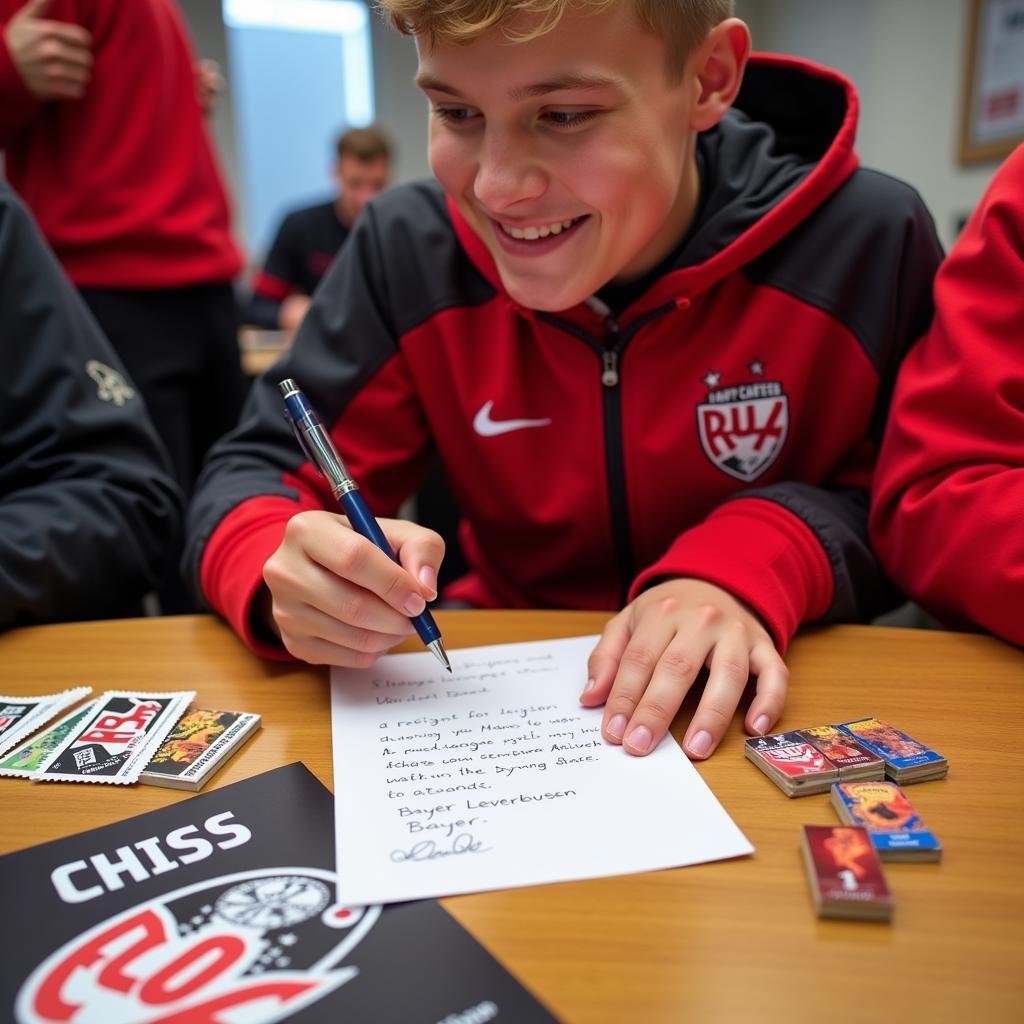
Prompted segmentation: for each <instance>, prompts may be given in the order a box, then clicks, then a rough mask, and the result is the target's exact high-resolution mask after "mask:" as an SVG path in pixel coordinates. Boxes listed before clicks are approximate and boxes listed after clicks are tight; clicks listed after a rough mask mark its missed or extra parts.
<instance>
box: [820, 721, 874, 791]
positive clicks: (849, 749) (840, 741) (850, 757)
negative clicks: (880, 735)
mask: <svg viewBox="0 0 1024 1024" xmlns="http://www.w3.org/2000/svg"><path fill="white" fill-rule="evenodd" d="M800 735H802V736H803V737H805V738H806V739H807V740H809V741H810V742H811V743H813V744H814V745H815V746H816V747H817V748H818V749H819V750H820V751H821V752H822V753H823V754H824V755H825V756H826V757H827V758H828V759H829V760H830V761H831V762H832V763H833V764H834V765H835V766H836V767H837V768H838V769H839V777H840V778H842V777H843V774H844V769H845V771H847V772H849V771H850V770H851V769H856V770H857V771H858V772H864V771H867V770H869V769H870V768H871V767H876V768H877V770H878V778H882V776H883V774H884V772H885V762H884V761H883V760H882V759H881V758H880V757H879V756H878V755H877V754H876V753H874V752H873V751H871V750H868V749H867V747H864V746H862V745H861V744H860V743H858V742H857V741H856V740H855V739H854V738H853V737H852V736H851V735H850V734H849V733H846V732H843V731H842V730H841V729H839V728H837V727H836V726H834V725H818V726H815V727H814V728H812V729H801V730H800Z"/></svg>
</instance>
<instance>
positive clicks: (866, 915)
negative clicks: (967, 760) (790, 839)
mask: <svg viewBox="0 0 1024 1024" xmlns="http://www.w3.org/2000/svg"><path fill="white" fill-rule="evenodd" d="M800 839H801V842H800V846H801V850H802V851H803V855H804V864H805V866H806V868H807V877H808V879H809V881H810V883H811V896H812V897H813V899H814V906H815V909H816V910H817V911H818V916H819V917H843V918H851V919H854V920H862V921H890V920H892V912H893V909H894V906H895V903H894V901H893V898H892V893H891V892H890V891H889V886H888V885H887V884H886V881H885V875H884V873H883V872H882V862H881V861H880V860H879V859H878V854H877V853H876V852H875V847H874V845H873V844H872V842H871V836H870V835H869V834H868V831H867V829H865V828H862V827H860V826H857V825H804V826H803V832H802V834H801V837H800Z"/></svg>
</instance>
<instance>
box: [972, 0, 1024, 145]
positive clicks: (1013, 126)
mask: <svg viewBox="0 0 1024 1024" xmlns="http://www.w3.org/2000/svg"><path fill="white" fill-rule="evenodd" d="M968 3H969V18H970V24H969V31H968V34H967V46H968V49H967V59H966V61H965V62H964V63H965V68H966V80H965V83H964V94H963V115H962V121H961V131H960V162H961V163H963V164H970V163H980V162H983V161H986V160H999V159H1001V158H1003V157H1004V156H1006V155H1007V154H1009V153H1010V152H1011V151H1012V150H1013V148H1014V147H1015V146H1017V145H1018V144H1019V143H1021V142H1024V0H968Z"/></svg>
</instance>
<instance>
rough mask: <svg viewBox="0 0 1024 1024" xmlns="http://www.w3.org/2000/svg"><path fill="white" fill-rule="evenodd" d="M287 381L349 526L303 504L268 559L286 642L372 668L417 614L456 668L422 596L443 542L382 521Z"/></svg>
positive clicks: (302, 429) (326, 660)
mask: <svg viewBox="0 0 1024 1024" xmlns="http://www.w3.org/2000/svg"><path fill="white" fill-rule="evenodd" d="M280 388H281V393H282V396H283V397H284V400H285V407H286V409H287V411H288V418H289V420H290V421H291V423H292V426H293V429H294V430H295V433H296V437H297V438H298V440H299V443H300V444H301V445H302V449H303V451H304V453H305V454H306V456H307V458H309V459H310V461H311V462H312V463H313V465H315V466H316V467H317V469H318V470H319V472H320V473H321V474H322V475H323V476H324V478H325V479H326V480H327V482H328V483H329V485H330V487H331V490H332V491H333V493H334V496H335V498H336V500H337V501H338V504H339V505H340V506H341V510H342V511H343V512H344V513H345V514H346V515H347V516H348V517H349V524H350V526H351V527H352V529H351V530H349V529H347V528H345V527H343V526H342V525H341V523H340V522H339V520H338V517H337V516H336V515H334V514H333V513H329V512H321V511H310V512H302V513H299V514H298V515H296V516H294V517H293V518H292V519H291V521H290V522H289V524H288V527H287V529H286V532H285V539H284V541H283V542H282V544H281V546H280V547H279V548H278V550H277V551H276V552H275V553H274V554H273V555H272V556H271V557H270V559H268V561H267V563H266V565H265V567H264V579H265V580H266V582H267V585H268V587H269V588H270V591H271V594H272V595H273V604H274V619H275V620H276V624H277V626H278V628H279V629H280V631H281V638H282V640H283V641H284V643H285V646H286V647H287V648H288V650H289V651H291V653H293V654H295V655H296V656H297V657H301V658H304V659H305V660H307V661H311V662H314V663H319V664H333V665H348V666H357V667H365V666H367V665H369V664H372V662H373V661H374V660H375V659H376V657H377V656H378V655H379V654H380V653H383V652H384V651H386V650H388V649H389V648H390V647H392V646H394V644H396V643H398V642H399V641H400V640H402V639H404V637H405V636H406V635H408V633H409V623H410V621H411V623H412V626H413V628H415V629H416V631H417V633H419V635H420V637H421V639H422V640H423V642H424V643H425V644H426V645H427V646H428V647H429V648H430V650H431V651H432V652H433V653H434V654H435V656H436V657H437V658H438V660H439V661H440V662H441V663H442V664H443V665H444V666H445V667H446V668H448V669H449V671H450V664H449V662H448V658H447V653H446V652H445V649H444V644H443V641H442V640H441V635H440V632H439V631H438V629H437V625H436V623H435V622H434V620H433V617H432V616H431V615H430V613H429V612H428V611H426V604H425V600H424V599H425V598H433V597H434V596H435V595H436V589H435V581H436V578H437V577H436V570H437V567H438V566H439V565H440V562H441V559H442V557H443V554H444V542H443V541H442V540H441V538H440V537H439V536H438V535H437V534H435V533H434V532H433V531H431V530H427V529H425V528H423V527H421V526H417V525H416V524H415V523H407V522H404V521H401V520H384V521H383V526H384V528H383V529H382V528H381V525H380V524H379V523H378V522H377V521H376V520H375V519H374V518H373V516H372V515H371V514H370V512H369V510H368V509H367V506H366V504H365V502H364V501H363V499H362V496H361V495H360V493H359V489H358V487H357V486H356V484H355V481H353V480H352V478H351V476H350V475H349V473H348V471H347V469H346V468H345V465H344V463H343V462H342V460H341V458H340V457H339V455H338V453H337V450H336V449H335V447H334V444H333V443H332V441H331V438H330V435H329V434H328V432H327V430H326V429H325V428H324V426H323V425H322V424H321V423H320V420H319V418H318V417H317V415H316V412H315V411H314V410H313V408H312V406H311V405H310V403H309V401H308V399H307V398H306V396H305V395H303V394H302V392H301V391H300V390H299V389H298V387H297V386H296V385H295V382H294V381H291V380H287V381H282V382H281V385H280ZM394 548H397V549H398V550H399V552H400V553H401V555H402V557H401V560H399V558H398V557H396V556H395V554H394V550H393V549H394Z"/></svg>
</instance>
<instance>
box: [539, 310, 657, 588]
mask: <svg viewBox="0 0 1024 1024" xmlns="http://www.w3.org/2000/svg"><path fill="white" fill-rule="evenodd" d="M674 308H675V304H674V303H668V304H666V305H664V306H659V307H658V308H657V309H653V310H651V311H650V312H649V313H646V314H644V315H643V316H641V317H638V318H637V319H636V320H634V321H633V323H631V324H630V325H629V330H628V331H627V332H626V333H625V334H623V333H622V332H621V331H620V329H619V323H618V321H617V320H616V319H615V317H614V316H613V315H610V314H609V315H608V316H607V317H605V340H604V344H601V342H600V341H598V340H597V339H596V338H594V337H593V336H592V335H590V334H588V333H587V332H586V331H584V330H583V329H582V328H579V327H577V326H576V325H575V324H571V323H568V322H566V321H564V320H560V319H559V318H558V317H555V316H552V315H551V314H549V313H538V314H537V317H538V319H541V320H544V321H546V322H547V323H549V324H551V325H552V326H553V327H557V328H559V329H560V330H562V331H564V332H565V333H566V334H570V335H572V336H573V337H574V338H578V339H579V340H580V341H582V342H583V343H584V344H585V345H586V346H587V347H588V348H590V349H592V350H593V351H594V352H595V353H597V356H598V358H599V359H600V360H601V399H602V412H603V416H604V436H605V447H604V451H605V472H606V474H607V479H608V503H609V513H610V516H611V528H612V544H613V545H614V547H615V559H616V563H617V566H618V571H619V588H618V597H619V607H620V608H623V607H625V605H626V599H627V597H628V596H629V588H630V586H632V583H633V579H634V578H635V576H636V555H635V553H634V551H633V533H632V529H631V527H630V522H629V502H628V499H627V495H626V456H625V450H624V448H623V443H622V391H621V389H620V386H619V385H620V384H621V378H622V357H623V354H624V352H625V349H626V346H627V345H628V344H629V342H630V340H631V339H632V338H633V336H634V335H635V334H636V332H637V331H638V330H639V329H640V328H641V327H643V326H644V325H645V324H647V323H650V321H652V320H654V319H656V318H657V317H659V316H661V315H662V314H663V313H667V312H668V311H669V310H671V309H674Z"/></svg>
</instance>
